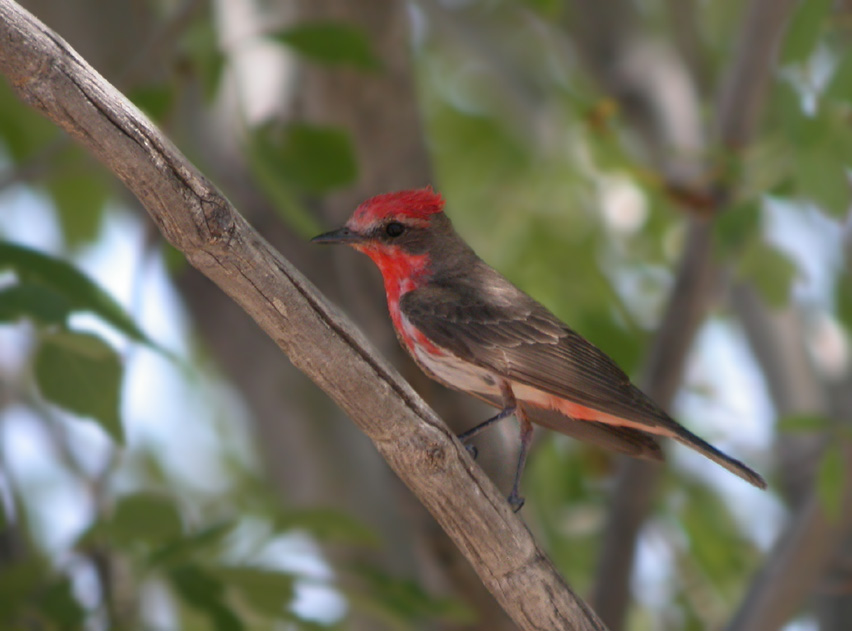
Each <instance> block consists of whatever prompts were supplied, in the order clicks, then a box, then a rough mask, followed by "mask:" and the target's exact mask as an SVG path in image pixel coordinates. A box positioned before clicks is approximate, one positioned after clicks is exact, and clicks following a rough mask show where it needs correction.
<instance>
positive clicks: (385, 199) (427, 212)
mask: <svg viewBox="0 0 852 631" xmlns="http://www.w3.org/2000/svg"><path fill="white" fill-rule="evenodd" d="M443 209H444V198H443V197H441V195H440V193H436V192H435V191H433V190H432V187H431V186H427V187H426V188H418V189H414V190H410V191H397V192H395V193H385V194H383V195H376V196H375V197H371V198H370V199H368V200H367V201H365V202H363V203H362V204H361V205H360V206H358V208H357V209H356V210H355V213H354V214H353V215H352V220H353V222H354V223H356V224H366V223H371V222H373V221H376V220H380V219H384V218H386V217H392V216H393V217H410V218H412V219H423V220H428V219H429V217H430V216H431V215H434V214H437V213H439V212H441V211H442V210H443Z"/></svg>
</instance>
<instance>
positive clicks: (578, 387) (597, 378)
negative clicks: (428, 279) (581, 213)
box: [400, 268, 676, 432]
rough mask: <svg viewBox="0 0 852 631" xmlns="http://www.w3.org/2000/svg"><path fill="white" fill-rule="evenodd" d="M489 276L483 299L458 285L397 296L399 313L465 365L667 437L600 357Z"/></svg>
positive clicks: (648, 407) (656, 416) (664, 418)
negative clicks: (656, 430)
mask: <svg viewBox="0 0 852 631" xmlns="http://www.w3.org/2000/svg"><path fill="white" fill-rule="evenodd" d="M487 269H488V270H490V268H487ZM487 273H488V272H486V274H487ZM491 273H492V274H493V275H494V277H493V278H488V276H490V275H491V274H488V276H486V279H487V280H490V283H488V282H487V283H486V284H485V290H484V291H483V290H482V288H481V287H478V288H477V290H471V288H469V287H465V286H464V285H463V284H461V283H463V282H464V281H459V284H453V283H447V284H443V285H429V286H427V287H423V288H420V289H417V290H414V291H412V292H409V293H407V294H405V295H404V296H403V297H402V300H401V302H400V309H401V310H402V313H403V314H404V315H405V317H406V318H407V319H408V320H409V321H410V322H411V323H412V324H414V326H416V327H417V328H418V329H420V330H421V331H423V333H425V334H426V336H427V337H429V338H430V339H431V340H432V341H434V342H435V343H436V344H438V345H439V346H441V347H443V348H446V349H447V350H449V351H450V352H452V353H453V354H455V355H457V356H458V357H460V358H462V359H464V360H466V361H469V362H472V363H474V364H476V365H478V366H482V367H483V368H487V369H488V370H491V371H493V372H495V373H497V374H499V375H502V376H504V377H506V378H507V379H511V380H513V381H517V382H520V383H524V384H527V385H530V386H533V387H535V388H539V389H541V390H544V391H546V392H549V393H550V394H554V395H556V396H559V397H562V398H565V399H568V400H570V401H572V402H574V403H579V404H580V405H583V406H585V407H589V408H592V409H594V410H598V411H600V412H604V413H606V414H610V415H613V416H616V417H619V418H624V419H628V420H630V421H632V422H635V423H642V424H646V425H648V426H649V428H651V427H654V428H665V429H666V430H668V431H672V432H673V431H674V427H673V426H675V425H676V423H675V422H674V421H673V420H671V419H670V418H669V417H668V415H667V414H666V413H665V412H663V411H662V410H661V409H660V408H659V407H657V406H656V405H655V404H654V403H653V402H652V401H651V400H650V399H649V398H648V397H647V396H645V395H644V394H643V393H642V392H641V391H640V390H639V389H638V388H636V387H635V386H634V385H633V384H631V383H630V379H629V378H628V377H627V375H626V374H625V373H624V371H622V370H621V369H620V368H619V367H618V366H617V365H616V363H615V362H614V361H612V359H610V358H609V357H608V356H607V355H606V354H605V353H604V352H603V351H601V350H599V349H598V348H597V347H596V346H594V345H593V344H592V343H591V342H589V341H587V340H586V339H584V338H583V337H582V336H580V335H579V334H577V333H575V332H574V331H572V330H571V329H570V328H568V326H566V325H565V324H563V323H562V322H560V321H559V320H558V319H557V318H556V316H554V315H553V314H552V313H550V312H549V311H548V310H547V309H546V308H545V307H543V306H542V305H540V304H539V303H537V302H536V301H535V300H533V299H532V298H530V297H529V296H527V295H526V294H524V293H523V292H522V291H521V290H520V289H518V288H517V287H515V286H514V285H512V284H511V283H509V282H508V281H507V280H505V279H504V278H503V277H502V276H499V274H497V272H494V271H493V270H491Z"/></svg>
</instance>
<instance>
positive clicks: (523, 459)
mask: <svg viewBox="0 0 852 631" xmlns="http://www.w3.org/2000/svg"><path fill="white" fill-rule="evenodd" d="M515 417H516V418H517V419H518V422H519V423H520V424H521V454H520V456H518V468H517V469H516V470H515V483H514V484H512V492H511V493H509V505H510V506H511V507H512V510H514V511H515V512H516V513H517V512H518V511H519V510H521V507H522V506H523V505H524V498H523V497H521V496H520V494H519V493H518V489H519V487H520V486H521V476H522V475H523V474H524V467H525V466H526V464H527V454H528V453H529V450H530V443H531V442H532V437H533V426H532V423H530V421H529V419H528V418H527V415H526V414H525V413H524V410H523V408H521V407H520V406H518V407H517V409H516V411H515Z"/></svg>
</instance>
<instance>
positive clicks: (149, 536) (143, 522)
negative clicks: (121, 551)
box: [109, 492, 183, 543]
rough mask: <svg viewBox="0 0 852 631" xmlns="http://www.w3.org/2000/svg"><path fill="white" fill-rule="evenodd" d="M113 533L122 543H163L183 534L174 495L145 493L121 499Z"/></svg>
mask: <svg viewBox="0 0 852 631" xmlns="http://www.w3.org/2000/svg"><path fill="white" fill-rule="evenodd" d="M109 532H110V534H112V535H113V536H114V537H115V538H116V539H117V540H118V541H120V542H132V541H148V542H151V543H162V542H165V541H170V540H172V539H175V538H176V537H180V536H181V534H182V533H183V526H182V523H181V518H180V512H179V511H178V508H177V506H176V505H175V501H174V500H173V499H172V498H170V497H167V496H165V495H158V494H154V493H144V492H143V493H134V494H133V495H126V496H124V497H122V498H121V499H120V500H119V502H118V504H117V505H116V507H115V512H114V513H113V516H112V519H111V520H110V523H109Z"/></svg>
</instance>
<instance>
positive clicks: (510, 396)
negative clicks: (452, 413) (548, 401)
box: [458, 381, 518, 460]
mask: <svg viewBox="0 0 852 631" xmlns="http://www.w3.org/2000/svg"><path fill="white" fill-rule="evenodd" d="M500 394H501V395H502V397H503V409H502V410H500V412H499V413H498V414H496V415H495V416H492V417H491V418H490V419H488V420H487V421H485V422H483V423H480V424H479V425H477V426H476V427H474V428H472V429H469V430H467V431H466V432H462V433H461V434H459V435H458V439H459V440H460V441H462V443H467V441H468V440H470V439H471V438H473V437H474V436H476V435H477V434H478V433H479V432H481V431H482V430H484V429H486V428H488V427H491V426H492V425H493V424H494V423H496V422H497V421H502V420H503V419H504V418H506V417H508V416H512V415H513V414H514V413H515V410H516V409H517V407H518V404H517V402H516V401H515V394H514V393H513V392H512V387H511V386H510V385H509V384H508V382H506V381H501V382H500ZM465 448H466V449H467V450H468V452H470V455H471V456H472V457H473V459H474V460H475V459H476V456H477V454H478V452H477V450H476V447H474V446H473V445H467V444H465Z"/></svg>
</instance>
